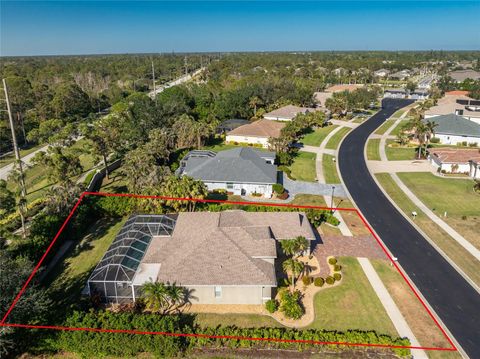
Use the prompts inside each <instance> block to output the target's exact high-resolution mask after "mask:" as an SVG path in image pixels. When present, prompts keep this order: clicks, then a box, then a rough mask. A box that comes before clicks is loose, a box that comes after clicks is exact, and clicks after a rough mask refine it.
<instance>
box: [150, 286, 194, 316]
mask: <svg viewBox="0 0 480 359" xmlns="http://www.w3.org/2000/svg"><path fill="white" fill-rule="evenodd" d="M141 298H142V299H143V301H144V302H145V308H146V309H147V310H148V311H150V312H152V313H161V314H171V313H178V312H180V311H181V308H183V307H184V306H185V305H187V304H191V302H190V300H191V299H192V298H194V297H193V296H192V292H191V291H190V290H188V289H187V288H184V287H181V286H178V285H177V284H176V283H172V284H170V283H168V282H167V283H162V282H147V283H145V284H144V285H143V286H142V297H141Z"/></svg>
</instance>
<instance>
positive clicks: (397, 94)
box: [383, 88, 408, 98]
mask: <svg viewBox="0 0 480 359" xmlns="http://www.w3.org/2000/svg"><path fill="white" fill-rule="evenodd" d="M407 96H408V92H407V90H406V89H403V88H395V89H394V88H391V89H385V91H384V92H383V97H384V98H407Z"/></svg>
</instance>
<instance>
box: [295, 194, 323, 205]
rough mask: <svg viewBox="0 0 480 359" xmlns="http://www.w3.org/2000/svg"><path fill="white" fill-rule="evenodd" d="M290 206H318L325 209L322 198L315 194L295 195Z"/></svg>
mask: <svg viewBox="0 0 480 359" xmlns="http://www.w3.org/2000/svg"><path fill="white" fill-rule="evenodd" d="M290 204H293V205H301V206H319V207H327V204H326V203H325V199H324V198H323V196H319V195H316V194H297V195H295V198H294V199H293V201H292V202H290Z"/></svg>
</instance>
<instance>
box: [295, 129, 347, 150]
mask: <svg viewBox="0 0 480 359" xmlns="http://www.w3.org/2000/svg"><path fill="white" fill-rule="evenodd" d="M337 127H338V126H335V125H334V126H325V127H321V128H317V129H316V130H315V131H313V132H311V133H307V134H306V135H305V136H303V138H302V140H301V142H302V143H303V144H304V145H308V146H320V144H321V143H322V142H323V140H324V139H325V137H327V135H328V134H329V133H330V132H332V131H333V130H334V129H335V128H337Z"/></svg>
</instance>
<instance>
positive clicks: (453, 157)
mask: <svg viewBox="0 0 480 359" xmlns="http://www.w3.org/2000/svg"><path fill="white" fill-rule="evenodd" d="M428 160H429V162H430V163H431V164H432V165H433V166H435V167H436V168H437V170H438V171H439V172H442V173H465V174H468V175H469V176H470V177H472V178H480V149H467V148H452V147H445V148H443V147H442V148H432V149H430V150H429V154H428Z"/></svg>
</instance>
